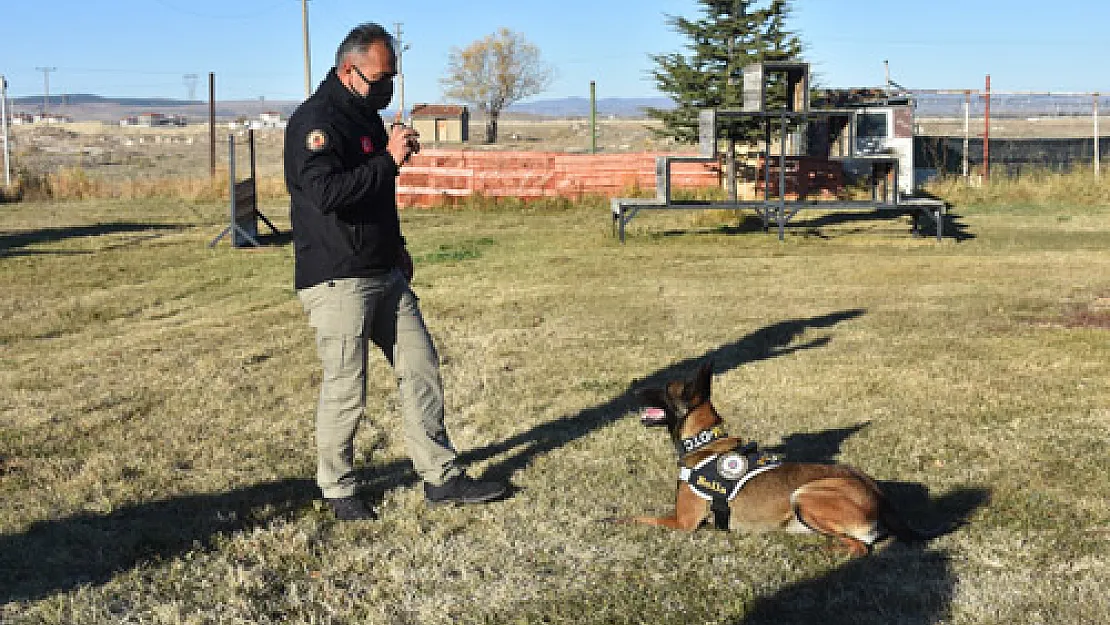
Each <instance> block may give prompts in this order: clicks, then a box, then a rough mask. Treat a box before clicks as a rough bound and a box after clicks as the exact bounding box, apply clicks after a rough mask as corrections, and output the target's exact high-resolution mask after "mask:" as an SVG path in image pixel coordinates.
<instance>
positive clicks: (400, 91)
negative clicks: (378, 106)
mask: <svg viewBox="0 0 1110 625" xmlns="http://www.w3.org/2000/svg"><path fill="white" fill-rule="evenodd" d="M393 25H394V26H395V27H396V28H397V35H396V36H395V37H394V38H395V39H396V40H397V41H396V46H397V117H398V118H400V119H403V118H404V115H405V72H404V71H403V69H402V65H401V57H402V56H404V53H405V50H408V49H409V47H408V46H407V45H405V42H404V40H403V39H402V38H401V26H402V24H401V22H394V23H393Z"/></svg>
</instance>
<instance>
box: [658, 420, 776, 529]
mask: <svg viewBox="0 0 1110 625" xmlns="http://www.w3.org/2000/svg"><path fill="white" fill-rule="evenodd" d="M722 438H726V435H725V432H724V428H722V427H721V426H720V425H717V426H714V427H712V428H710V429H707V430H702V431H701V432H698V433H697V434H695V435H694V436H691V437H688V438H684V439H682V440H680V441H679V443H678V455H679V469H678V479H680V480H681V481H683V482H685V483H686V484H687V485H688V486H689V487H690V490H692V491H693V492H694V494H695V495H697V496H698V497H701V498H702V499H705V500H706V501H708V502H709V509H710V510H712V512H713V522H714V525H716V526H717V529H728V521H729V507H728V504H729V502H730V501H732V500H733V499H734V498H735V497H736V495H737V493H739V492H740V489H741V488H743V487H744V485H745V484H747V483H748V481H749V480H751V479H752V478H753V477H755V476H757V475H759V474H760V473H763V472H765V471H770V470H771V469H774V468H776V467H778V466H779V465H781V464H782V461H781V460H780V459H779V458H778V456H775V455H774V454H766V453H763V452H761V451H759V446H758V445H757V444H756V443H755V442H749V443H747V444H745V445H741V443H740V441H736V444H735V445H734V446H733V447H732V448H730V449H726V450H724V451H722V452H720V453H716V454H712V455H710V456H708V457H706V458H704V459H703V460H702V461H701V462H699V463H697V464H696V465H694V466H693V467H687V466H684V465H683V464H682V461H681V458H683V457H684V456H686V455H688V454H691V453H693V452H695V451H698V450H699V449H702V448H704V447H705V446H706V445H709V444H710V443H712V442H714V441H717V440H720V439H722Z"/></svg>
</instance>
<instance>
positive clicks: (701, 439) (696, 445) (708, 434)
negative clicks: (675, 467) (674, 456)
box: [678, 424, 728, 459]
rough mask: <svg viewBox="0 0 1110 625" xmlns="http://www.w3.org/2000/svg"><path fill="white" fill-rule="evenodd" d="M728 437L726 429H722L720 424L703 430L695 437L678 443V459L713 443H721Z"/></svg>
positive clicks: (688, 437) (689, 437)
mask: <svg viewBox="0 0 1110 625" xmlns="http://www.w3.org/2000/svg"><path fill="white" fill-rule="evenodd" d="M727 437H728V435H727V434H725V428H723V427H721V426H720V425H719V424H718V425H714V426H713V427H711V428H708V429H705V430H702V431H700V432H698V433H697V434H695V435H693V436H687V437H686V438H684V439H681V440H679V441H678V457H679V458H680V459H681V458H682V457H683V456H685V455H688V454H692V453H694V452H695V451H697V450H699V449H701V448H703V447H705V446H706V445H708V444H710V443H712V442H713V441H719V440H721V439H722V438H727Z"/></svg>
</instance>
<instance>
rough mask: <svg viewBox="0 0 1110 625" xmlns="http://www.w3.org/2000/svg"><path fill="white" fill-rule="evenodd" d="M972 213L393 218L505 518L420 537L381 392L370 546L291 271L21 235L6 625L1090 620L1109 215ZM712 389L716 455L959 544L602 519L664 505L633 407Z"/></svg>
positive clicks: (418, 214) (209, 222) (95, 208)
mask: <svg viewBox="0 0 1110 625" xmlns="http://www.w3.org/2000/svg"><path fill="white" fill-rule="evenodd" d="M271 206H273V205H271ZM264 210H265V212H266V213H267V214H268V215H270V217H271V218H275V219H276V218H278V217H280V216H281V213H282V212H283V211H281V210H280V209H278V208H269V209H264ZM957 212H958V213H959V217H958V218H957V220H958V222H959V225H960V226H961V228H962V229H963V232H964V233H965V237H964V239H963V240H962V241H961V242H958V243H957V242H955V241H951V240H948V241H945V242H943V243H941V244H938V243H936V242H935V241H933V240H931V239H912V238H910V237H908V236H907V230H908V225H907V224H906V223H905V222H903V221H901V220H897V221H884V220H869V221H865V220H857V219H845V220H835V219H833V220H830V219H822V220H814V221H810V222H801V223H798V224H796V225H795V226H794V227H791V228H790V229H788V231H787V232H788V234H789V236H788V237H787V241H785V242H783V243H780V242H778V241H777V240H776V238H775V237H774V236H773V235H768V234H764V233H761V232H748V233H742V234H734V232H735V231H734V230H733V229H732V228H730V227H728V226H730V224H731V223H732V222H719V223H708V222H707V221H706V220H707V219H709V217H707V216H706V215H702V214H688V213H683V214H676V215H673V216H672V215H663V214H658V213H653V214H651V215H646V216H643V217H641V218H639V219H637V220H636V221H635V222H633V224H632V225H631V227H630V239H629V242H628V243H627V244H625V245H623V246H621V245H619V244H617V243H616V242H615V241H614V240H613V239H612V237H611V234H610V225H609V221H608V214H607V208H606V206H605V205H604V204H603V203H600V202H595V203H590V204H588V205H583V206H575V205H566V204H563V205H555V206H526V207H505V206H503V207H501V208H496V209H492V208H486V209H484V210H437V211H410V212H407V213H406V214H405V215H404V221H405V228H406V234H407V237H408V240H409V242H410V246H411V247H412V251H413V253H414V255H415V256H416V257H417V259H418V263H417V277H416V280H415V288H416V289H417V291H418V292H419V293H420V294H421V297H422V304H423V306H424V311H425V314H426V317H427V318H428V321H429V324H430V326H431V328H432V331H433V333H434V334H435V335H436V337H437V340H438V344H439V346H440V349H441V355H442V358H443V373H444V376H445V379H446V384H447V389H448V401H449V408H450V417H449V426H450V428H451V430H452V432H453V436H454V439H455V442H456V443H457V445H458V446H459V447H460V448H461V449H462V450H463V451H464V458H465V460H466V461H467V462H468V463H470V465H471V466H472V470H473V471H474V472H475V473H483V472H488V473H490V474H492V475H494V476H498V477H503V478H507V479H509V480H511V481H512V483H513V484H514V485H515V486H517V487H518V488H519V491H518V492H517V493H516V494H515V495H514V496H513V497H512V498H510V499H508V500H506V501H503V502H498V503H494V504H490V505H487V506H483V507H476V508H458V509H429V508H427V507H425V505H424V503H423V502H422V497H421V493H420V490H419V487H418V484H417V483H416V482H415V478H414V476H413V474H412V472H411V469H410V467H409V464H408V462H407V460H406V459H405V452H404V449H403V442H402V440H401V435H400V431H399V428H398V418H397V414H396V412H397V407H396V400H395V392H394V390H393V384H392V382H391V379H390V375H389V372H388V369H387V368H386V367H385V366H384V365H383V364H382V362H381V360H380V359H376V360H375V362H374V366H373V371H372V375H371V383H370V389H369V393H370V418H369V419H368V422H367V424H366V427H365V428H364V429H363V431H362V433H361V434H360V439H359V462H360V465H361V466H363V467H364V473H363V476H364V478H365V481H366V492H367V493H368V496H370V497H371V498H372V499H373V500H374V502H375V503H376V504H377V505H378V506H379V508H380V511H381V517H382V520H381V521H378V522H373V523H364V524H354V525H340V524H336V523H335V522H334V521H333V520H332V519H331V518H330V516H329V515H328V514H327V513H325V512H323V511H321V510H320V509H319V507H318V505H316V504H315V503H314V498H315V497H316V491H315V488H314V486H313V484H312V477H311V476H312V469H313V452H312V444H311V440H312V413H313V407H314V404H315V393H316V388H317V382H318V376H319V373H318V369H317V364H316V362H315V356H314V353H313V345H312V337H311V334H310V330H309V328H308V327H307V323H306V322H305V319H304V315H303V313H302V312H301V310H300V307H299V304H298V303H297V302H296V299H295V297H294V294H293V292H292V289H291V271H292V251H291V249H290V248H289V246H287V245H271V246H268V247H266V248H264V249H261V250H231V249H229V248H227V247H226V243H224V244H222V245H221V246H220V247H219V248H217V249H214V250H210V249H208V248H207V247H206V245H205V244H206V243H207V242H208V241H209V240H210V239H211V238H212V237H213V236H214V235H215V234H216V233H217V232H218V231H219V229H220V228H221V227H222V219H223V216H224V214H225V208H224V207H223V206H222V205H219V204H204V203H199V204H193V203H188V202H183V201H179V200H165V199H145V200H141V201H124V200H96V201H86V202H72V203H38V202H24V203H22V204H15V205H5V206H4V207H2V210H0V250H2V251H0V272H2V273H3V276H4V293H3V296H2V297H0V491H2V492H3V494H4V496H3V506H2V507H0V603H2V604H3V605H2V607H0V622H3V623H13V624H16V623H18V624H23V623H82V624H83V625H84V624H87V625H99V624H108V623H383V624H387V623H388V624H393V623H432V624H438V623H511V622H518V623H543V622H548V623H563V622H578V623H677V624H682V625H689V624H692V623H728V624H745V625H750V624H757V623H775V624H782V623H813V622H825V623H829V624H840V623H844V624H847V623H876V624H879V623H881V624H884V625H891V624H894V625H918V624H921V625H924V624H926V623H976V624H980V623H983V624H986V623H1046V624H1048V623H1091V624H1094V623H1105V622H1108V621H1110V601H1108V600H1107V598H1106V597H1107V595H1106V593H1105V584H1106V582H1107V581H1108V580H1110V564H1108V563H1107V561H1106V559H1105V558H1104V557H1103V555H1102V554H1104V553H1105V552H1106V550H1107V547H1108V546H1110V545H1108V544H1107V543H1108V540H1110V504H1108V503H1107V502H1108V501H1110V474H1108V473H1107V468H1106V458H1105V455H1106V454H1105V449H1106V443H1105V440H1106V431H1107V427H1108V425H1110V411H1108V410H1107V408H1106V407H1107V406H1110V381H1108V380H1107V377H1106V374H1105V373H1106V372H1105V369H1106V362H1107V361H1108V360H1110V341H1107V334H1106V332H1107V330H1106V329H1104V328H1102V327H1098V326H1096V325H1091V324H1077V323H1073V322H1072V321H1071V320H1072V319H1073V318H1074V316H1075V315H1076V313H1077V311H1089V312H1091V313H1092V314H1093V313H1098V312H1099V311H1103V310H1104V306H1105V302H1106V297H1107V296H1108V294H1110V258H1108V257H1107V254H1106V249H1107V247H1108V245H1110V227H1108V226H1107V223H1110V222H1108V220H1107V217H1110V209H1108V208H1107V207H1106V206H1105V205H1099V206H1093V207H1086V206H1082V207H1080V206H1076V205H1053V206H1051V207H1049V208H1044V209H1039V210H1033V209H1031V208H1023V209H1010V208H997V207H995V208H958V209H957ZM278 222H279V225H283V223H284V222H283V221H281V220H278ZM704 358H713V359H714V362H715V368H716V371H717V373H718V375H717V376H716V378H715V393H716V400H717V403H718V407H719V408H720V409H721V410H722V412H723V413H724V415H725V417H726V420H727V423H728V426H729V428H730V430H731V431H732V432H734V433H736V434H740V435H743V436H746V437H750V438H754V439H757V440H759V441H762V443H763V444H764V445H765V446H768V447H774V448H777V450H778V451H781V452H783V453H785V454H787V455H788V456H791V457H794V458H799V459H835V460H839V461H844V462H850V463H853V464H856V465H858V466H860V467H862V468H864V469H866V470H867V471H869V472H871V473H872V474H874V475H875V476H876V477H877V478H879V479H881V480H884V481H885V482H886V483H887V486H888V487H889V488H890V490H891V492H892V493H893V494H894V496H895V498H896V499H897V500H898V501H899V502H900V503H901V504H902V505H903V506H904V507H906V508H907V509H908V510H910V511H911V512H912V513H913V515H914V517H915V518H918V519H919V520H920V521H922V522H923V523H924V524H926V525H928V524H929V521H933V520H937V519H940V518H948V517H951V516H954V515H957V514H961V513H967V514H968V515H969V521H970V523H969V524H968V525H967V526H966V527H964V528H962V529H960V530H959V531H957V532H955V533H953V534H950V535H948V536H946V537H943V538H941V539H939V540H937V541H935V542H934V543H932V544H930V545H929V546H928V547H925V548H910V547H906V546H901V545H892V546H890V547H889V548H887V549H885V550H883V551H881V552H880V553H878V554H876V555H874V556H872V557H869V558H864V559H860V560H849V559H847V558H845V557H843V556H841V555H838V554H831V553H827V552H826V551H824V550H823V549H820V548H818V546H819V545H820V544H821V543H820V541H818V540H816V539H813V538H809V537H790V536H785V535H766V536H763V535H756V536H746V535H740V534H728V533H720V532H716V531H713V530H709V529H703V530H701V531H699V532H696V533H694V534H692V535H685V534H677V533H671V532H666V531H661V530H655V529H650V528H638V527H618V526H611V525H608V524H604V523H600V522H599V519H602V518H605V517H609V516H612V515H615V514H632V513H641V512H642V513H658V512H663V511H665V510H667V509H668V507H669V506H670V503H671V500H672V498H673V490H674V479H675V475H674V471H675V470H674V459H673V451H672V450H671V448H670V445H669V444H668V443H667V442H666V441H664V440H663V439H662V438H661V435H660V433H658V432H656V431H649V430H645V429H643V428H641V427H640V426H639V424H638V423H637V422H636V420H635V419H634V418H631V413H632V411H633V410H634V408H635V406H634V404H633V403H632V401H631V398H630V393H629V389H630V388H631V387H633V386H634V385H636V384H637V382H636V381H637V380H640V381H650V382H657V381H660V380H662V379H664V378H666V377H669V376H672V375H679V374H681V373H684V372H686V371H688V370H690V369H691V368H692V367H693V366H694V365H695V364H697V363H699V362H700V361H702V360H703V359H704ZM988 496H989V502H988V501H986V500H985V499H986V498H987V497H988Z"/></svg>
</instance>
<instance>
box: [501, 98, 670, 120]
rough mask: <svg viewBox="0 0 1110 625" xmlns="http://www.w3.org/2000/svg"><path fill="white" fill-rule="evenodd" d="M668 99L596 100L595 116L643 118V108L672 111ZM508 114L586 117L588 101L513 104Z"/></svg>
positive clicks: (538, 101) (581, 99)
mask: <svg viewBox="0 0 1110 625" xmlns="http://www.w3.org/2000/svg"><path fill="white" fill-rule="evenodd" d="M674 105H675V104H674V100H672V99H670V98H662V97H661V98H598V99H597V114H598V115H604V116H610V115H612V116H615V117H644V116H645V114H644V109H645V108H658V109H672V108H674ZM506 112H508V113H524V114H528V115H544V116H548V117H586V116H588V115H589V114H590V99H589V98H583V97H573V98H558V99H551V100H535V101H533V102H522V103H520V104H514V105H513V106H511V107H509V109H508V110H507V111H506Z"/></svg>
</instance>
